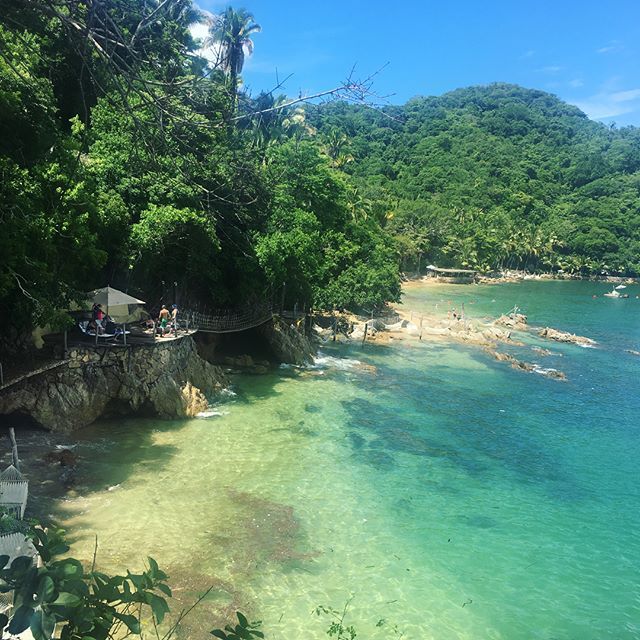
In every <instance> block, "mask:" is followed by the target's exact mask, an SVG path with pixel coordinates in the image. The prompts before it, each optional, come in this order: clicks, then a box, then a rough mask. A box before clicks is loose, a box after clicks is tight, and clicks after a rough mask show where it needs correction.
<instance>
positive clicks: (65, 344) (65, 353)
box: [63, 329, 67, 358]
mask: <svg viewBox="0 0 640 640" xmlns="http://www.w3.org/2000/svg"><path fill="white" fill-rule="evenodd" d="M63 353H64V355H63V357H64V358H66V357H67V330H66V329H65V330H64V352H63Z"/></svg>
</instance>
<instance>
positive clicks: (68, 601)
mask: <svg viewBox="0 0 640 640" xmlns="http://www.w3.org/2000/svg"><path fill="white" fill-rule="evenodd" d="M51 604H53V605H55V606H58V607H78V606H80V605H81V604H82V599H81V598H79V597H78V596H77V595H75V594H74V593H69V592H68V591H62V592H61V593H60V594H59V595H58V597H57V598H56V600H55V601H54V602H52V603H51Z"/></svg>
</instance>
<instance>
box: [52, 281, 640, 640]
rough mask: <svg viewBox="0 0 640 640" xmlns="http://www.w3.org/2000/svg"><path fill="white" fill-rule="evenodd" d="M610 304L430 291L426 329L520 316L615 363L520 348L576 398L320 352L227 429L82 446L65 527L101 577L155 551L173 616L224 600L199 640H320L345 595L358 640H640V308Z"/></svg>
mask: <svg viewBox="0 0 640 640" xmlns="http://www.w3.org/2000/svg"><path fill="white" fill-rule="evenodd" d="M608 288H609V287H607V286H605V285H600V284H593V283H583V282H526V283H520V284H504V285H499V286H481V287H477V286H458V287H455V286H452V287H436V288H433V287H429V288H427V287H414V288H412V289H410V291H408V293H407V295H406V296H405V305H406V307H407V308H408V309H412V310H414V311H415V312H416V313H418V314H420V313H422V312H425V313H428V312H430V311H432V310H433V309H434V308H435V305H436V304H437V305H438V306H439V309H440V310H441V309H442V305H445V306H447V305H451V306H456V307H457V308H460V306H461V303H462V302H465V310H466V312H467V313H468V314H470V315H475V316H478V317H482V316H484V315H491V316H496V315H498V314H499V313H501V312H503V311H507V310H508V309H509V308H512V307H513V306H514V305H516V304H517V305H518V306H519V307H521V308H522V309H523V310H524V312H526V313H527V314H528V315H529V321H530V323H531V324H534V325H540V326H544V325H550V326H553V327H555V328H559V329H563V330H569V331H572V332H576V333H578V334H582V335H586V336H588V337H591V338H594V339H595V340H597V341H598V343H599V345H598V348H595V349H582V348H579V347H576V346H574V345H559V344H555V343H548V342H544V343H543V342H542V341H541V340H539V339H537V338H535V337H533V336H532V335H529V336H525V338H524V340H523V341H524V342H525V343H526V344H525V346H520V347H511V348H510V349H508V350H510V351H511V352H512V353H514V354H516V355H517V356H518V357H522V358H523V359H526V360H528V361H531V362H537V363H539V364H540V365H541V366H544V367H553V368H557V369H560V370H562V371H564V372H565V373H566V374H567V377H568V381H567V382H559V381H556V380H550V379H547V378H545V377H543V376H539V375H536V374H529V373H523V372H520V371H516V370H513V369H512V368H511V367H509V366H508V364H505V363H500V362H496V361H495V360H493V359H492V358H491V357H490V356H488V355H487V354H485V353H484V352H483V351H482V350H480V349H477V348H472V347H464V346H459V345H442V344H430V343H428V342H420V341H417V340H415V339H413V340H407V341H404V342H402V343H397V344H393V345H392V346H380V345H367V346H365V347H364V348H363V347H361V346H360V345H358V346H350V345H347V346H345V345H326V346H325V347H323V348H322V352H323V353H322V357H321V358H320V359H319V361H318V363H317V364H316V366H315V367H314V368H311V369H307V370H299V369H295V368H290V369H287V368H284V369H281V370H279V371H278V372H277V373H274V374H273V375H268V376H261V377H241V378H238V379H236V380H235V381H234V393H235V395H230V396H229V397H228V398H227V399H226V400H224V401H223V402H220V403H219V404H218V405H217V406H216V407H215V411H214V413H215V414H218V415H211V416H210V417H208V418H203V419H195V420H188V421H181V422H164V423H159V422H157V421H149V420H129V421H123V422H119V423H114V422H104V423H101V424H98V425H95V427H92V428H91V429H89V430H87V431H85V432H83V433H82V434H81V441H80V443H79V446H78V449H77V450H78V452H79V454H80V457H81V461H82V462H81V486H80V487H79V488H78V489H79V490H78V495H77V496H76V497H70V498H69V499H67V500H65V501H60V502H59V503H58V504H57V505H56V515H57V516H58V517H60V518H62V520H63V521H64V522H65V524H66V525H67V527H68V528H69V530H70V532H71V535H72V537H73V541H74V546H73V550H74V552H76V553H77V554H78V555H80V556H83V557H86V558H90V557H91V555H92V553H93V545H94V540H95V538H94V536H95V534H97V535H98V540H99V552H98V561H99V564H100V566H101V567H103V568H105V569H110V570H123V569H124V567H131V568H136V567H139V566H140V565H141V563H142V562H143V561H144V558H145V556H146V555H147V554H149V555H153V556H154V557H155V558H156V559H157V560H158V561H159V562H160V564H161V566H163V567H165V568H166V569H167V570H168V572H169V573H170V574H171V577H172V580H171V582H172V584H174V585H175V586H176V594H175V595H176V600H177V603H176V605H177V606H180V605H182V604H183V603H185V602H189V601H190V600H191V599H192V598H193V597H194V596H195V595H196V594H197V593H199V592H201V591H203V590H204V589H205V588H206V587H208V586H210V585H213V586H214V589H213V591H212V592H211V594H210V595H209V596H208V597H207V599H206V600H205V601H204V603H203V605H202V606H201V607H199V609H198V610H197V611H196V612H195V614H194V615H193V616H192V618H191V622H190V623H189V625H186V626H185V628H184V629H183V630H182V632H181V633H182V635H181V637H184V638H196V637H206V630H208V629H210V628H211V624H212V621H218V620H221V619H222V618H223V617H224V616H225V615H228V614H229V612H232V611H234V610H235V609H237V608H240V609H241V610H243V611H247V612H249V613H250V614H251V615H252V616H253V617H259V618H261V619H262V620H263V628H264V630H265V632H266V633H267V637H268V638H271V639H282V640H285V639H287V640H292V639H293V638H303V637H304V638H308V639H311V640H314V639H319V638H323V637H326V635H325V631H326V627H327V625H328V620H326V619H323V618H318V617H316V616H313V615H312V614H311V612H312V610H313V608H314V607H316V606H318V605H326V606H332V607H334V608H341V607H342V606H343V605H344V603H345V602H346V601H347V600H348V599H349V598H351V597H352V598H353V599H352V600H351V603H350V605H349V612H348V617H347V622H348V623H351V624H354V625H355V627H356V629H357V630H358V638H361V637H362V638H385V639H387V638H394V637H400V634H401V633H403V634H404V636H402V637H404V638H412V639H429V638H434V639H441V640H449V639H454V638H455V639H458V638H459V639H471V638H474V639H476V638H491V639H498V638H500V639H509V640H518V639H521V638H522V639H525V638H526V639H528V638H540V639H548V640H550V639H556V640H561V639H562V640H564V639H581V640H582V639H594V640H595V639H603V638H611V639H616V640H617V639H620V640H624V639H631V638H640V573H639V565H638V560H639V559H640V536H639V531H640V508H639V507H640V489H639V487H638V482H639V480H640V474H639V472H638V460H639V457H640V418H639V416H640V400H639V397H638V392H637V379H638V374H640V357H639V356H636V355H633V354H630V353H628V352H627V349H633V350H640V322H639V321H640V300H637V299H635V297H632V298H630V299H629V300H611V299H607V298H602V297H598V298H596V299H593V298H592V297H591V296H592V295H593V294H600V295H601V294H602V293H603V292H604V291H606V290H608ZM634 289H635V288H634V287H630V288H629V292H630V293H631V294H632V296H635V293H636V292H635V290H634ZM639 289H640V288H639ZM639 293H640V291H639ZM532 345H539V346H545V347H547V348H549V349H550V350H551V351H552V352H553V355H550V356H547V357H542V356H541V355H540V354H539V353H538V352H534V351H532V350H531V348H530V347H531V346H532ZM502 350H505V349H504V348H502ZM363 365H365V366H363ZM376 624H379V625H380V626H376Z"/></svg>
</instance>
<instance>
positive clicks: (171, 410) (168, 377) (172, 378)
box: [0, 336, 225, 432]
mask: <svg viewBox="0 0 640 640" xmlns="http://www.w3.org/2000/svg"><path fill="white" fill-rule="evenodd" d="M224 384H225V379H224V374H223V373H222V370H221V369H219V368H218V367H215V366H214V365H211V364H209V363H208V362H206V361H205V360H203V359H202V358H200V356H199V355H198V353H197V350H196V347H195V344H194V342H193V340H192V338H191V337H188V336H185V337H183V338H178V339H176V340H171V341H167V342H162V343H156V344H149V345H135V346H130V347H128V348H124V347H97V348H89V347H75V348H73V349H72V350H71V351H70V352H69V359H68V361H67V362H66V364H64V365H62V366H60V367H57V368H56V369H53V370H51V371H47V372H45V373H43V374H41V375H38V376H34V377H32V378H27V379H26V380H23V381H21V382H19V383H17V384H16V385H14V386H11V387H9V388H6V389H4V390H3V391H2V393H1V394H0V414H3V415H5V416H10V415H18V416H23V417H24V416H28V417H30V418H31V419H32V420H34V421H35V422H36V423H38V424H39V425H41V426H43V427H45V428H46V429H50V430H51V431H61V432H64V431H72V430H74V429H77V428H80V427H83V426H86V425H88V424H90V423H92V422H94V421H95V420H96V419H97V418H99V417H100V416H109V415H122V414H126V415H131V414H137V415H149V416H159V417H163V418H182V417H189V416H194V415H196V414H197V413H198V412H200V411H202V410H204V409H206V407H207V399H206V397H205V394H211V393H214V392H215V391H216V390H220V389H221V388H222V387H223V385H224Z"/></svg>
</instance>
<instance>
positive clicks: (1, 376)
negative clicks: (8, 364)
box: [0, 362, 4, 384]
mask: <svg viewBox="0 0 640 640" xmlns="http://www.w3.org/2000/svg"><path fill="white" fill-rule="evenodd" d="M0 384H4V370H3V369H2V362H0Z"/></svg>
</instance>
